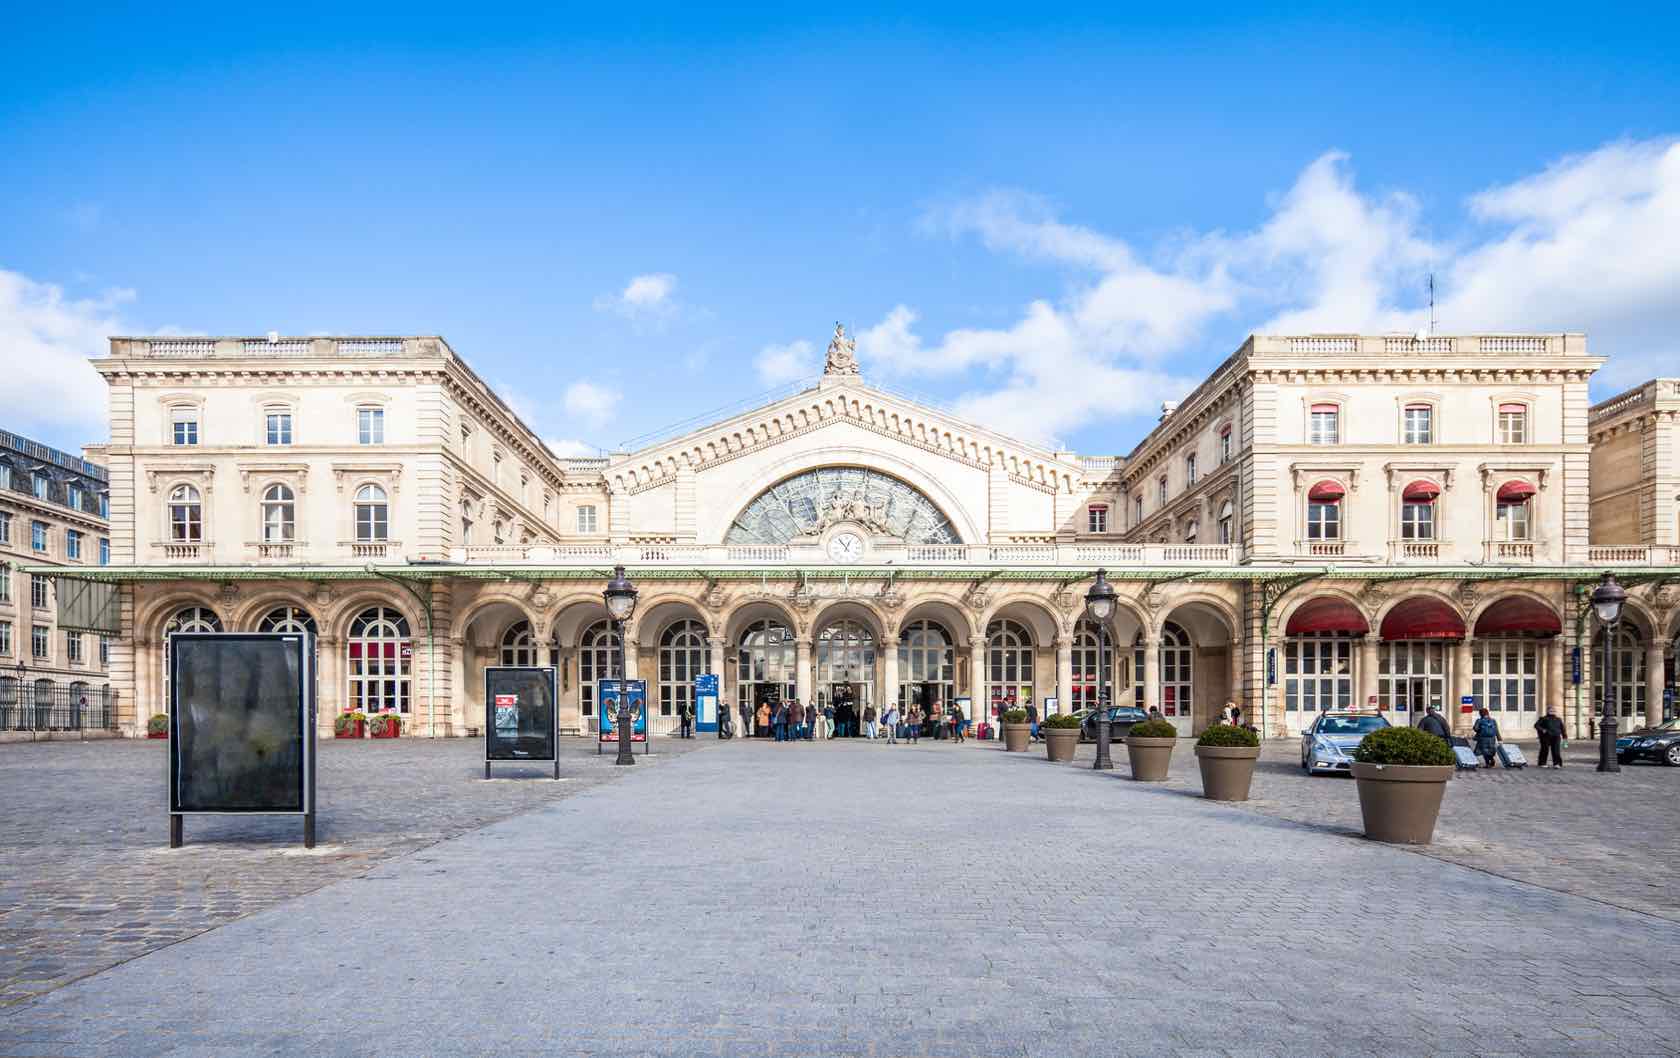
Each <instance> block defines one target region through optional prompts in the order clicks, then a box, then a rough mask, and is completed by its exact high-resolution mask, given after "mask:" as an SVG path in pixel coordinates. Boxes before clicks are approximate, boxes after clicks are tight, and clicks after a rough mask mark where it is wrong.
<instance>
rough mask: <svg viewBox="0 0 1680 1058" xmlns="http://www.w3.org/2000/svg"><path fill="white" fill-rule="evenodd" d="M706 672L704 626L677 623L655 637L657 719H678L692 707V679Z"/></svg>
mask: <svg viewBox="0 0 1680 1058" xmlns="http://www.w3.org/2000/svg"><path fill="white" fill-rule="evenodd" d="M705 671H706V626H705V625H703V624H701V623H700V622H699V621H692V620H683V621H678V622H676V623H675V624H673V625H671V626H670V627H669V628H667V629H665V631H664V633H663V634H661V635H660V637H659V715H660V716H680V715H681V714H682V711H683V709H684V708H685V707H688V706H692V705H693V704H694V677H696V676H698V675H700V674H701V673H702V672H705Z"/></svg>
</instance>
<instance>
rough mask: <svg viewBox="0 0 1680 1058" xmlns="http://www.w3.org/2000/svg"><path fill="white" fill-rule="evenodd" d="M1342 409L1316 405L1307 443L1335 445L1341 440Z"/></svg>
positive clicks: (1332, 405)
mask: <svg viewBox="0 0 1680 1058" xmlns="http://www.w3.org/2000/svg"><path fill="white" fill-rule="evenodd" d="M1340 418H1341V409H1339V408H1337V407H1336V405H1334V404H1314V405H1313V406H1312V418H1311V421H1310V423H1309V424H1308V429H1307V443H1308V444H1315V445H1333V444H1336V443H1338V442H1339V441H1340V440H1341V428H1340V423H1339V420H1340Z"/></svg>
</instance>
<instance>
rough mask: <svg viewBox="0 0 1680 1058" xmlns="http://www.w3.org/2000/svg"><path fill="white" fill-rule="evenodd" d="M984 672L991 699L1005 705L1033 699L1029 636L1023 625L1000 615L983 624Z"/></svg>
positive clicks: (1031, 655) (1024, 702)
mask: <svg viewBox="0 0 1680 1058" xmlns="http://www.w3.org/2000/svg"><path fill="white" fill-rule="evenodd" d="M986 672H987V673H988V675H989V676H990V679H988V680H987V683H988V684H989V686H990V690H991V695H992V701H994V702H998V703H1001V704H1002V705H1003V707H1004V708H1008V707H1010V706H1015V705H1018V706H1022V707H1025V706H1026V705H1027V704H1028V703H1029V702H1031V701H1032V700H1033V639H1032V633H1031V632H1029V631H1028V630H1027V626H1026V625H1023V624H1022V623H1021V622H1019V621H1012V620H1010V619H1009V618H1007V617H1000V618H998V619H997V620H995V621H993V622H992V623H991V624H990V625H987V626H986Z"/></svg>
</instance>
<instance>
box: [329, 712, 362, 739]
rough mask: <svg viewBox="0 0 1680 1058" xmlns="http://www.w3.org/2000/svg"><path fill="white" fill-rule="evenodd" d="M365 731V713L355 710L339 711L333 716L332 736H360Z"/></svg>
mask: <svg viewBox="0 0 1680 1058" xmlns="http://www.w3.org/2000/svg"><path fill="white" fill-rule="evenodd" d="M366 733H367V714H365V713H360V712H356V711H350V712H343V713H339V714H338V716H336V717H334V718H333V737H334V738H361V737H362V736H363V735H365V734H366Z"/></svg>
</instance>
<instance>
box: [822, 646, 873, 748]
mask: <svg viewBox="0 0 1680 1058" xmlns="http://www.w3.org/2000/svg"><path fill="white" fill-rule="evenodd" d="M816 648H817V657H816V663H817V668H816V673H815V686H814V687H813V688H812V690H813V692H814V696H815V699H816V706H817V708H818V709H823V708H831V709H833V710H834V713H835V717H836V720H837V726H836V729H835V730H836V732H837V733H842V734H851V735H855V734H858V733H859V729H860V725H861V724H862V718H863V711H864V710H865V709H868V708H871V707H872V706H874V704H875V633H874V632H873V631H872V630H871V629H870V628H869V626H868V625H866V624H864V623H863V622H862V621H858V620H855V619H853V618H850V617H844V618H841V619H840V620H838V621H835V622H833V623H832V624H830V625H828V627H826V628H824V629H823V630H822V631H821V632H818V633H817V642H816Z"/></svg>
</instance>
